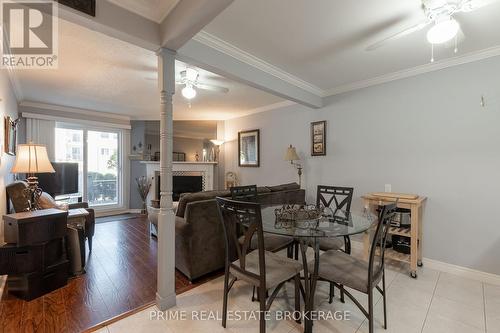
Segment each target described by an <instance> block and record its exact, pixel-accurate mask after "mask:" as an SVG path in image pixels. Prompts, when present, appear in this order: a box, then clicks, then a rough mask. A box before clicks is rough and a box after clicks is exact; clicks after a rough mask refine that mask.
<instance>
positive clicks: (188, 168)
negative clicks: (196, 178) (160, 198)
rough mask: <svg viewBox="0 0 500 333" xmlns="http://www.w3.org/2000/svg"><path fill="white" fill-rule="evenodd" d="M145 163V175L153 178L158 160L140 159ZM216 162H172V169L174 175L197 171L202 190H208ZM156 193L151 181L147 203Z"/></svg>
mask: <svg viewBox="0 0 500 333" xmlns="http://www.w3.org/2000/svg"><path fill="white" fill-rule="evenodd" d="M141 163H142V164H146V175H147V177H148V178H149V179H154V177H155V173H156V172H159V171H160V162H159V161H141ZM216 165H217V162H173V164H172V171H173V174H174V175H175V174H176V173H180V172H199V173H200V174H201V175H202V176H203V185H204V187H203V190H204V191H209V190H213V189H214V174H215V171H214V170H215V166H216ZM154 193H156V183H155V182H154V181H152V182H151V190H150V191H149V194H148V199H147V203H148V204H149V203H150V200H151V199H153V198H154Z"/></svg>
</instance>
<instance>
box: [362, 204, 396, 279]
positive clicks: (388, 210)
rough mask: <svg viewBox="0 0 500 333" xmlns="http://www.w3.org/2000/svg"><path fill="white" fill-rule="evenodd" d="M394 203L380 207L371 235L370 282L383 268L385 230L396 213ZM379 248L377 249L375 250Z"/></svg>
mask: <svg viewBox="0 0 500 333" xmlns="http://www.w3.org/2000/svg"><path fill="white" fill-rule="evenodd" d="M396 206H397V202H396V203H391V204H387V205H385V206H382V208H381V209H380V213H379V217H378V221H377V228H376V229H375V234H374V236H373V240H372V244H371V247H370V257H369V265H368V281H369V283H371V281H373V280H374V279H376V278H378V277H379V276H380V274H381V273H382V270H383V269H384V264H385V262H384V260H385V243H386V240H387V232H388V231H389V228H390V226H391V220H392V219H393V218H394V215H395V214H396ZM377 248H379V250H377Z"/></svg>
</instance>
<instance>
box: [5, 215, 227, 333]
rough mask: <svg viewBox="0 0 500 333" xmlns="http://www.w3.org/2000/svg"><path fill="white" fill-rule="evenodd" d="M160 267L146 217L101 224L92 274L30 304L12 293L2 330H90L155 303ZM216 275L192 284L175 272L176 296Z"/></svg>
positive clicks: (91, 261) (89, 265) (89, 268)
mask: <svg viewBox="0 0 500 333" xmlns="http://www.w3.org/2000/svg"><path fill="white" fill-rule="evenodd" d="M156 267H157V243H156V240H155V239H152V238H151V237H150V236H149V229H148V223H147V219H146V218H144V217H136V218H133V219H126V220H120V221H114V222H106V223H98V224H96V231H95V236H94V244H93V252H92V254H91V255H90V256H89V259H88V262H87V267H86V271H87V273H86V274H83V275H81V276H79V277H76V278H73V279H70V280H69V281H68V284H67V285H66V286H65V287H63V288H61V289H58V290H56V291H54V292H52V293H50V294H47V295H45V296H42V297H40V298H38V299H35V300H33V301H31V302H25V301H23V300H20V299H17V298H15V297H13V296H10V295H9V296H7V298H6V299H5V300H3V301H2V302H0V332H81V331H84V330H86V329H89V328H91V327H93V326H96V325H97V324H99V323H101V322H103V321H106V320H109V319H111V318H113V317H116V316H118V315H120V314H123V313H125V312H128V311H131V310H134V309H136V308H139V307H141V306H144V305H145V304H148V303H151V302H153V301H154V300H155V293H156ZM217 275H218V274H215V275H214V276H217ZM212 277H213V276H212ZM212 277H207V278H205V279H203V280H202V281H198V282H197V283H196V284H190V283H189V281H188V280H187V279H186V278H185V277H184V276H183V275H182V274H181V273H179V272H176V291H177V294H180V293H182V292H184V291H186V290H188V289H191V288H193V287H194V286H195V285H198V284H200V283H203V282H204V281H206V280H207V279H210V278H212Z"/></svg>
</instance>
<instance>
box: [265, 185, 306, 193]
mask: <svg viewBox="0 0 500 333" xmlns="http://www.w3.org/2000/svg"><path fill="white" fill-rule="evenodd" d="M267 188H268V189H269V190H270V191H271V192H279V191H290V190H298V189H300V186H299V184H297V183H288V184H281V185H275V186H267Z"/></svg>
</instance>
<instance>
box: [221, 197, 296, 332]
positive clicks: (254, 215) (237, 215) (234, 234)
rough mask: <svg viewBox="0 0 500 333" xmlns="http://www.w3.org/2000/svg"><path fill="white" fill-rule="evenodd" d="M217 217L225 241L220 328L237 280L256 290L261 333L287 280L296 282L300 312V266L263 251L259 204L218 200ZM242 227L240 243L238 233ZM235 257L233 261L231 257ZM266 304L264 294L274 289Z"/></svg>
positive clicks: (224, 323)
mask: <svg viewBox="0 0 500 333" xmlns="http://www.w3.org/2000/svg"><path fill="white" fill-rule="evenodd" d="M216 200H217V206H218V208H219V216H220V220H221V223H222V225H223V229H224V236H225V237H224V238H225V252H226V258H225V262H226V263H225V272H224V299H223V306H222V311H223V313H222V327H224V328H225V327H226V320H227V301H228V294H229V291H230V290H231V288H232V286H233V284H234V283H235V281H237V280H242V281H245V282H247V283H249V284H250V285H252V286H254V287H256V288H257V292H258V295H259V303H260V311H261V316H260V333H265V331H266V321H265V316H264V313H265V312H266V311H269V309H270V307H271V304H272V302H273V301H274V299H275V297H276V295H277V294H278V292H279V291H280V289H281V287H283V285H284V284H285V283H286V282H287V281H288V280H290V279H294V280H295V310H296V311H300V272H301V270H302V265H301V264H300V263H299V262H298V261H295V260H293V259H290V258H287V257H284V256H280V255H278V254H276V253H272V252H269V251H266V250H265V248H264V232H263V227H262V216H261V206H260V204H258V203H251V202H241V201H234V200H229V199H224V198H220V197H217V198H216ZM241 226H244V227H245V234H244V236H243V237H244V240H243V242H241V241H240V239H238V230H240V227H241ZM254 236H255V237H257V249H256V250H255V251H250V252H249V251H248V249H249V247H250V244H251V241H252V239H253V238H254ZM235 252H236V254H237V256H236V258H234V259H237V260H235V261H233V260H232V259H233V258H231V254H232V253H235ZM273 288H274V290H273V292H272V293H271V296H270V297H269V299H268V300H266V292H267V290H271V289H273Z"/></svg>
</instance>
